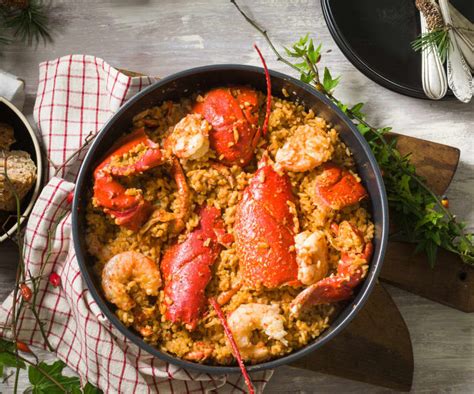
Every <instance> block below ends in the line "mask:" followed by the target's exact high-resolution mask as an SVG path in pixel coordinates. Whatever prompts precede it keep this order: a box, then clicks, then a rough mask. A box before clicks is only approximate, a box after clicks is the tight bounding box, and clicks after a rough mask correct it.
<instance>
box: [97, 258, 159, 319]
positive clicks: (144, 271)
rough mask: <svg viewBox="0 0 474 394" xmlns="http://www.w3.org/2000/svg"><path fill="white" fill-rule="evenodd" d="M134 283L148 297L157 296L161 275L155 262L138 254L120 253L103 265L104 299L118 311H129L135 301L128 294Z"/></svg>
mask: <svg viewBox="0 0 474 394" xmlns="http://www.w3.org/2000/svg"><path fill="white" fill-rule="evenodd" d="M132 281H133V282H135V284H137V285H138V286H139V287H140V288H141V289H143V290H144V291H145V293H146V294H147V295H149V296H157V295H158V289H159V288H160V287H161V275H160V271H159V269H158V265H157V264H156V262H155V261H154V260H152V259H150V258H149V257H147V256H145V255H143V254H141V253H139V252H132V251H130V252H122V253H119V254H116V255H115V256H113V257H112V258H111V259H110V260H109V261H107V263H105V266H104V269H103V271H102V288H103V290H104V294H105V298H107V300H108V301H110V302H111V303H113V304H115V305H116V306H117V307H118V308H119V309H121V310H124V311H129V310H131V309H132V308H133V307H134V306H135V301H134V300H133V299H132V297H130V295H129V294H128V290H129V286H130V283H131V282H132Z"/></svg>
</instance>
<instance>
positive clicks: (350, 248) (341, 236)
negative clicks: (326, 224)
mask: <svg viewBox="0 0 474 394" xmlns="http://www.w3.org/2000/svg"><path fill="white" fill-rule="evenodd" d="M332 229H333V231H334V232H335V233H336V237H335V238H333V239H332V241H331V242H332V246H333V247H334V248H335V249H336V250H339V251H340V252H343V253H344V252H346V253H348V252H352V253H362V251H363V249H364V247H365V242H364V238H363V236H362V234H361V233H360V231H359V229H358V228H357V227H355V226H354V225H353V224H352V223H350V222H348V221H347V220H344V221H342V222H341V223H339V224H338V225H337V224H335V223H333V225H332Z"/></svg>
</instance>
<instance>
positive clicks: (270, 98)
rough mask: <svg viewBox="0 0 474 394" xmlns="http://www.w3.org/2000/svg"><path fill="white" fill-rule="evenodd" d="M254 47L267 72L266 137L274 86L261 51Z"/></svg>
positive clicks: (264, 132)
mask: <svg viewBox="0 0 474 394" xmlns="http://www.w3.org/2000/svg"><path fill="white" fill-rule="evenodd" d="M253 47H254V48H255V50H256V51H257V53H258V56H260V60H261V61H262V64H263V70H264V71H265V81H266V83H267V108H266V111H265V120H264V121H263V126H262V131H263V135H266V134H267V131H268V120H269V119H270V112H271V110H272V84H271V81H270V73H269V72H268V68H267V63H266V62H265V59H264V57H263V55H262V52H260V49H258V46H257V44H253Z"/></svg>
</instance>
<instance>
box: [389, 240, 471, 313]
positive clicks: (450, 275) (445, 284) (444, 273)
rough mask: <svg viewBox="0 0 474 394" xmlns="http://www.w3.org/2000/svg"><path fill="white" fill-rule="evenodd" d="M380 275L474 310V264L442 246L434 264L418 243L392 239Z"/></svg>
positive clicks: (407, 287)
mask: <svg viewBox="0 0 474 394" xmlns="http://www.w3.org/2000/svg"><path fill="white" fill-rule="evenodd" d="M380 278H381V279H382V280H383V281H385V282H387V283H390V284H393V285H395V286H397V287H400V288H401V289H404V290H408V291H411V292H412V293H415V294H418V295H421V296H423V297H426V298H429V299H430V300H433V301H436V302H439V303H441V304H444V305H448V306H450V307H453V308H456V309H459V310H461V311H463V312H474V267H472V266H468V265H466V264H463V263H462V261H461V259H460V258H459V256H458V255H456V254H454V253H451V252H447V251H445V250H440V251H439V253H438V260H437V263H436V264H435V266H434V267H430V264H429V262H428V259H427V258H426V256H425V255H423V254H415V245H413V244H410V243H406V242H395V241H390V242H389V245H388V249H387V254H386V256H385V262H384V265H383V268H382V273H381V275H380Z"/></svg>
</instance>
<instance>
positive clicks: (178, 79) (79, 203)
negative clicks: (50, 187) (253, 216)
mask: <svg viewBox="0 0 474 394" xmlns="http://www.w3.org/2000/svg"><path fill="white" fill-rule="evenodd" d="M270 74H271V83H272V91H273V94H274V95H276V96H280V97H282V94H281V92H282V89H283V88H285V89H286V90H287V92H290V95H291V97H290V98H288V99H289V100H297V99H298V100H301V101H303V103H304V104H305V105H306V107H307V108H312V109H314V111H315V112H316V113H318V114H321V116H323V117H324V118H326V119H327V120H328V121H330V122H331V123H332V124H333V125H334V127H335V128H336V129H337V130H338V131H339V134H340V136H341V138H342V140H343V141H344V142H345V143H346V145H347V146H348V147H349V148H350V149H351V151H352V153H353V155H354V159H355V161H356V163H357V168H358V172H359V174H360V176H361V178H362V180H363V183H364V186H365V187H366V189H367V190H368V192H369V195H370V202H371V205H372V206H371V210H372V219H373V221H374V223H375V238H374V255H373V258H372V261H371V264H370V268H369V273H368V275H367V278H366V280H365V281H364V283H363V285H362V286H361V287H360V289H359V290H358V292H357V294H356V297H355V298H354V300H352V301H351V302H348V303H347V305H346V306H345V307H344V309H343V310H342V311H341V312H340V314H339V315H338V316H337V317H336V318H335V320H334V322H333V323H332V324H331V326H330V327H329V328H328V329H327V330H326V331H325V332H324V333H323V334H322V335H321V336H319V337H318V338H317V339H316V340H314V341H313V342H311V343H310V344H309V345H307V346H305V347H304V348H302V349H300V350H298V351H295V352H293V353H291V354H289V355H287V356H284V357H281V358H279V359H276V360H273V361H269V362H264V363H260V364H255V365H252V366H249V367H248V369H249V371H259V370H264V369H270V368H275V367H277V366H280V365H283V364H288V363H291V362H293V361H295V360H296V359H298V358H300V357H303V356H304V355H306V354H308V353H310V352H312V351H313V350H315V349H317V348H319V347H320V346H322V345H323V344H324V343H326V342H327V341H329V340H330V339H331V338H333V337H334V336H336V335H337V334H338V333H339V332H341V331H342V330H343V328H344V327H346V325H347V324H348V323H349V322H350V321H351V320H352V319H353V318H354V316H355V315H356V314H357V313H358V312H359V311H360V309H361V308H362V306H363V305H364V303H365V301H366V300H367V298H368V297H369V295H370V292H371V291H372V288H373V286H374V285H375V282H376V280H377V276H378V274H379V272H380V270H381V268H382V263H383V256H384V254H385V247H386V243H387V237H388V208H387V197H386V194H385V187H384V184H383V181H382V176H381V174H380V170H379V168H378V165H377V162H376V160H375V158H374V157H373V155H372V152H371V150H370V148H369V146H368V145H367V142H366V141H365V139H364V138H363V137H362V136H361V134H360V133H359V132H358V131H357V129H356V128H355V126H354V124H353V123H352V122H351V121H350V120H349V119H348V118H347V117H346V116H345V115H344V114H343V113H342V112H341V110H340V109H339V108H337V107H336V106H335V105H334V104H332V103H331V102H330V101H329V100H328V99H327V98H326V97H324V96H323V95H322V94H321V93H319V92H318V91H316V90H315V89H313V88H311V87H310V86H309V85H307V84H305V83H302V82H300V81H298V80H296V79H294V78H291V77H288V76H287V75H284V74H281V73H277V72H275V71H271V72H270ZM229 84H242V85H250V86H253V87H254V88H256V89H258V90H260V91H265V77H264V73H263V70H262V69H261V68H258V67H251V66H241V65H232V64H229V65H213V66H205V67H199V68H194V69H191V70H187V71H183V72H180V73H177V74H174V75H171V76H170V77H167V78H164V79H162V80H160V81H159V82H157V83H155V84H154V85H152V86H150V87H148V88H147V89H145V90H143V91H142V92H140V93H138V94H137V95H136V96H134V97H133V98H131V99H130V100H129V101H128V102H127V103H126V104H125V105H124V106H123V107H122V108H120V110H119V111H118V112H117V113H116V114H115V115H114V116H113V117H112V119H110V121H109V122H108V123H107V124H106V125H105V126H104V128H103V129H102V131H101V132H100V134H99V135H98V136H97V137H96V138H95V140H94V142H93V143H92V146H91V147H90V149H89V151H88V153H87V156H86V157H85V159H84V162H83V164H82V167H81V170H80V173H79V176H78V180H77V184H76V188H75V191H74V202H73V207H72V237H73V240H74V248H75V250H76V256H77V259H78V261H79V267H80V269H81V273H82V275H83V277H84V279H85V282H86V284H87V286H88V288H89V290H90V292H91V294H92V296H93V297H94V299H95V301H96V302H97V304H98V305H99V307H100V309H101V310H102V311H103V312H104V314H105V316H107V318H108V319H109V320H110V321H111V322H112V324H113V325H114V326H115V327H117V329H118V330H119V331H120V332H121V333H122V334H123V335H125V336H126V337H127V338H129V339H130V340H131V341H132V342H134V343H135V344H136V345H138V346H140V347H141V348H142V349H144V350H145V351H147V352H149V353H151V354H152V355H154V356H156V357H158V358H161V359H162V360H165V361H168V362H170V363H173V364H177V365H179V366H181V367H184V368H191V369H195V370H199V371H201V372H205V373H216V374H221V373H238V372H240V369H239V368H238V367H237V366H232V367H221V366H211V365H202V364H197V363H192V362H190V361H185V360H182V359H180V358H177V357H174V356H172V355H170V354H168V353H164V352H161V351H160V350H158V349H157V348H155V347H153V346H150V345H149V344H147V343H145V342H144V341H143V339H142V338H141V337H139V336H138V335H136V334H135V333H134V332H132V331H131V330H129V329H128V328H127V327H125V326H124V325H123V324H122V323H121V322H120V321H119V320H118V318H117V317H116V316H115V314H114V312H113V311H114V308H113V306H112V305H111V304H109V303H108V302H107V301H106V300H105V298H104V297H103V295H102V291H101V287H100V283H99V282H98V280H97V278H96V276H95V275H94V270H93V259H92V258H91V257H90V256H88V254H87V249H86V244H85V234H86V220H85V212H86V205H87V202H88V201H89V199H90V198H91V193H90V190H91V186H92V185H91V179H92V173H93V170H94V168H95V167H96V166H97V165H98V164H99V163H100V162H101V161H102V159H103V156H104V155H105V153H106V152H107V151H108V149H109V148H110V146H112V145H113V143H114V142H115V141H116V140H117V138H118V137H119V136H121V135H122V134H123V132H124V130H128V129H130V127H131V125H132V118H133V117H134V115H136V114H137V113H139V112H141V111H143V110H144V109H146V108H149V107H151V106H154V105H160V104H161V103H162V102H163V101H166V100H179V99H180V98H182V97H185V96H188V95H190V94H191V93H193V92H198V91H203V90H204V91H205V90H208V89H210V88H212V87H216V86H222V85H229Z"/></svg>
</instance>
